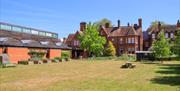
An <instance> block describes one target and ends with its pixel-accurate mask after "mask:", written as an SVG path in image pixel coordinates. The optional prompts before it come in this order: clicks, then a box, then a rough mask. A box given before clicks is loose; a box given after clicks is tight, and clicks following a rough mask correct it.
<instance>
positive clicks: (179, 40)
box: [174, 29, 180, 59]
mask: <svg viewBox="0 0 180 91" xmlns="http://www.w3.org/2000/svg"><path fill="white" fill-rule="evenodd" d="M174 53H175V54H176V55H177V56H178V59H180V29H178V30H177V35H176V37H175V41H174Z"/></svg>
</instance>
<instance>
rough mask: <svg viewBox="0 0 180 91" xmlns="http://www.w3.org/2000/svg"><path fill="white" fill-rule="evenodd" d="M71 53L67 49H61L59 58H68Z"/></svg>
mask: <svg viewBox="0 0 180 91" xmlns="http://www.w3.org/2000/svg"><path fill="white" fill-rule="evenodd" d="M70 55H71V53H70V52H69V51H62V53H61V58H63V59H65V58H70Z"/></svg>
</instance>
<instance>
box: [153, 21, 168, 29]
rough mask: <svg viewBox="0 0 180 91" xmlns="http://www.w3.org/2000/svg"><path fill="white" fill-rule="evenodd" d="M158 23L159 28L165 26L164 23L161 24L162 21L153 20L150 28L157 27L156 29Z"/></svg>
mask: <svg viewBox="0 0 180 91" xmlns="http://www.w3.org/2000/svg"><path fill="white" fill-rule="evenodd" d="M158 22H160V23H161V26H162V27H163V26H164V25H165V24H166V23H165V22H163V21H157V20H155V21H153V22H151V25H150V27H153V28H157V27H158Z"/></svg>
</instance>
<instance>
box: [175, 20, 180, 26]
mask: <svg viewBox="0 0 180 91" xmlns="http://www.w3.org/2000/svg"><path fill="white" fill-rule="evenodd" d="M176 26H177V28H180V22H179V20H178V21H177V25H176Z"/></svg>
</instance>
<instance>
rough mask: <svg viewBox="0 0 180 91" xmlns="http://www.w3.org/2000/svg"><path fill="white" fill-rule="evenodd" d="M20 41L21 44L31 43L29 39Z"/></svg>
mask: <svg viewBox="0 0 180 91" xmlns="http://www.w3.org/2000/svg"><path fill="white" fill-rule="evenodd" d="M21 42H22V43H23V44H29V43H31V40H21Z"/></svg>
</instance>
